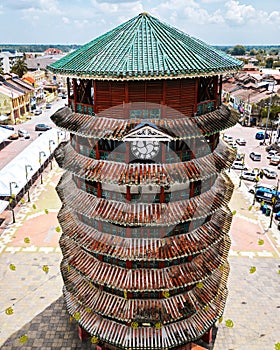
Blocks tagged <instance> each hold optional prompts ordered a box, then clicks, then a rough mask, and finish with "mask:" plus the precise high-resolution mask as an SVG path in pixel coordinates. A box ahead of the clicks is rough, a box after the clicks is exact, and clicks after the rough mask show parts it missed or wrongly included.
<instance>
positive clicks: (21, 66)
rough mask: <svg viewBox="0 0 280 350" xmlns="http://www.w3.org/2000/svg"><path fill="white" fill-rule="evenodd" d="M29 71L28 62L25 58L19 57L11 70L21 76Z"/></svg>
mask: <svg viewBox="0 0 280 350" xmlns="http://www.w3.org/2000/svg"><path fill="white" fill-rule="evenodd" d="M27 71H28V68H27V64H26V62H25V59H24V58H18V59H17V61H16V63H15V64H14V65H13V67H12V69H11V72H12V73H15V74H17V75H18V76H19V77H20V78H21V77H22V76H23V75H24V74H25V73H26V72H27Z"/></svg>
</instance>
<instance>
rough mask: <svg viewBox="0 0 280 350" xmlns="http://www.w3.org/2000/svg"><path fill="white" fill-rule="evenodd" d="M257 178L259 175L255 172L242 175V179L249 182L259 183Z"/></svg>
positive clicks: (245, 172) (246, 172)
mask: <svg viewBox="0 0 280 350" xmlns="http://www.w3.org/2000/svg"><path fill="white" fill-rule="evenodd" d="M257 177H258V174H257V173H255V172H254V171H244V172H243V173H242V174H241V175H240V178H241V179H243V180H248V181H254V182H257Z"/></svg>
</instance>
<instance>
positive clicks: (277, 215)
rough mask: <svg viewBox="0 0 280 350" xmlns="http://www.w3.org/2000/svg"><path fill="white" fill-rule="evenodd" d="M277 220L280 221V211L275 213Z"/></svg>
mask: <svg viewBox="0 0 280 350" xmlns="http://www.w3.org/2000/svg"><path fill="white" fill-rule="evenodd" d="M275 220H277V221H280V211H278V212H277V213H276V214H275Z"/></svg>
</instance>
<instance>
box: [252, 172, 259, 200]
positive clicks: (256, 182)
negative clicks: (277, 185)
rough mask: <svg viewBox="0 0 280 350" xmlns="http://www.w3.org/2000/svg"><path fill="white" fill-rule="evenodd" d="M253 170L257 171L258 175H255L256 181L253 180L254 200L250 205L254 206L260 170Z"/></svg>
mask: <svg viewBox="0 0 280 350" xmlns="http://www.w3.org/2000/svg"><path fill="white" fill-rule="evenodd" d="M254 170H257V171H258V173H257V174H258V175H257V177H256V180H255V190H254V198H253V203H252V205H255V203H256V192H257V184H258V182H259V181H260V169H259V168H254Z"/></svg>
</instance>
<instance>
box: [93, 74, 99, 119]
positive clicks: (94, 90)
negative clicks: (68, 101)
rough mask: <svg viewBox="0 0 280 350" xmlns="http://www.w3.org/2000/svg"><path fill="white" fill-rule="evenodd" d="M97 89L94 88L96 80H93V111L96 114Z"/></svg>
mask: <svg viewBox="0 0 280 350" xmlns="http://www.w3.org/2000/svg"><path fill="white" fill-rule="evenodd" d="M96 95H97V90H96V81H95V80H94V81H93V112H94V113H95V114H96V113H97V112H98V108H97V96H96Z"/></svg>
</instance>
